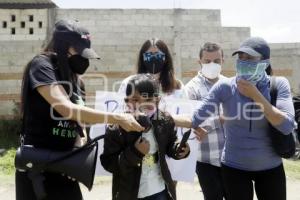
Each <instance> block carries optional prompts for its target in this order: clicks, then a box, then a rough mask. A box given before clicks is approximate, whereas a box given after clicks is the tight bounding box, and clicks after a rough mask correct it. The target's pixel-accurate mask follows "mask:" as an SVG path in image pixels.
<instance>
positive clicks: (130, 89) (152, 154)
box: [100, 74, 190, 200]
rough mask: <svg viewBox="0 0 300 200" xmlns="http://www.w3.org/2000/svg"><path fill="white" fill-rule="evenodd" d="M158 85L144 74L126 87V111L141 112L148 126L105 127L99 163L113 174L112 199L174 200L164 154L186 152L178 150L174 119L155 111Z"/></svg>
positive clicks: (182, 154) (178, 155) (182, 155)
mask: <svg viewBox="0 0 300 200" xmlns="http://www.w3.org/2000/svg"><path fill="white" fill-rule="evenodd" d="M157 94H159V84H158V83H157V82H156V81H155V79H154V78H153V77H152V76H151V75H148V74H138V75H135V76H133V77H132V79H131V80H130V81H129V83H128V85H127V88H126V98H125V102H126V105H127V107H128V108H129V112H130V113H132V114H134V115H137V114H139V112H142V113H143V114H145V115H146V116H147V117H148V119H150V120H149V121H150V122H151V125H152V126H151V127H150V128H148V129H146V130H145V131H144V132H143V133H138V132H131V133H130V132H129V133H126V132H125V131H124V130H122V129H121V128H120V127H117V126H113V127H112V126H111V127H109V128H108V129H107V130H106V138H105V140H104V152H103V154H102V155H101V157H100V159H101V164H102V165H103V167H104V168H105V169H106V170H107V171H109V172H111V173H112V174H113V186H112V187H113V189H112V190H113V191H112V192H113V197H112V199H113V200H136V199H143V200H170V199H172V200H176V191H175V187H174V183H173V180H172V177H171V174H170V171H169V168H168V165H167V163H166V159H165V156H166V155H167V156H169V157H172V158H173V159H176V160H179V159H183V158H186V157H187V156H188V154H189V152H190V149H189V146H188V144H186V146H185V147H184V148H182V149H181V150H179V151H178V149H177V147H178V143H177V136H176V132H175V131H174V126H175V124H174V121H173V119H172V118H171V116H170V115H167V114H165V113H163V112H161V111H159V110H158V103H159V100H160V97H159V96H158V95H157Z"/></svg>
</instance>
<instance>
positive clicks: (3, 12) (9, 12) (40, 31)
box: [0, 9, 48, 41]
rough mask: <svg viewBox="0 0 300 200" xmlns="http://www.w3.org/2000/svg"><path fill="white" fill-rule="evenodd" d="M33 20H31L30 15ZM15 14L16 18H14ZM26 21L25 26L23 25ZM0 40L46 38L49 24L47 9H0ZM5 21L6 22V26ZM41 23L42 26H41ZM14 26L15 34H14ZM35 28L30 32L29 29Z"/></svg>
mask: <svg viewBox="0 0 300 200" xmlns="http://www.w3.org/2000/svg"><path fill="white" fill-rule="evenodd" d="M31 15H32V16H33V21H30V19H29V18H30V16H31ZM12 16H14V18H15V20H12ZM21 22H23V23H25V27H22V26H21ZM0 23H1V26H0V41H7V40H9V41H12V40H17V41H22V40H45V38H46V35H47V26H48V10H47V9H0ZM3 23H6V27H4V25H3ZM39 23H41V25H42V27H40V25H39ZM12 28H14V29H15V34H12V32H11V31H12ZM30 28H32V29H33V33H32V34H30V32H29V29H30Z"/></svg>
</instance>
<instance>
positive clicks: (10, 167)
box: [0, 148, 16, 175]
mask: <svg viewBox="0 0 300 200" xmlns="http://www.w3.org/2000/svg"><path fill="white" fill-rule="evenodd" d="M15 154H16V149H15V148H11V149H8V150H7V151H6V152H5V153H4V155H3V156H2V157H0V174H2V175H11V174H13V173H14V171H15V167H14V159H15Z"/></svg>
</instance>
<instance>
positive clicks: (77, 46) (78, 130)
mask: <svg viewBox="0 0 300 200" xmlns="http://www.w3.org/2000/svg"><path fill="white" fill-rule="evenodd" d="M90 46H91V41H90V36H89V32H88V31H87V30H86V29H85V28H83V27H80V26H78V24H77V23H75V22H73V23H72V22H67V21H64V20H61V21H59V22H57V23H56V24H55V29H54V33H53V38H52V40H51V42H50V43H49V45H48V46H47V47H46V49H45V51H44V53H42V54H41V55H38V56H36V57H34V58H33V59H32V60H31V61H30V62H29V64H28V65H27V67H26V69H25V72H24V77H23V85H22V108H23V128H22V140H23V141H22V144H24V145H33V146H34V147H36V148H46V149H50V150H55V151H66V150H71V149H72V148H74V146H75V143H76V141H78V140H80V137H82V138H84V137H85V134H84V130H83V128H82V126H81V123H89V124H94V123H104V122H105V123H113V124H119V125H120V126H121V127H122V128H123V129H125V130H127V131H134V130H135V131H142V130H143V128H142V127H141V126H140V125H139V124H138V123H137V122H136V121H135V119H134V118H133V117H132V116H131V115H128V114H112V113H105V112H100V111H96V110H94V109H90V108H87V107H85V106H84V101H83V99H84V96H83V95H84V86H83V83H82V82H81V81H80V79H79V75H80V74H83V73H84V72H85V71H86V69H87V68H88V66H89V59H92V58H99V57H98V55H97V54H96V53H95V52H94V51H93V50H92V49H91V48H90ZM35 178H36V177H35ZM35 178H34V177H33V176H32V173H29V172H21V171H16V199H17V200H34V199H51V200H52V199H53V200H54V199H55V200H60V199H72V200H81V199H82V194H81V191H80V188H79V185H78V182H77V181H73V180H71V179H69V178H68V177H66V176H63V175H61V174H57V173H50V172H44V173H42V174H39V176H38V178H40V180H41V181H40V183H42V184H39V185H36V184H35V182H33V181H32V180H35ZM33 185H35V186H33Z"/></svg>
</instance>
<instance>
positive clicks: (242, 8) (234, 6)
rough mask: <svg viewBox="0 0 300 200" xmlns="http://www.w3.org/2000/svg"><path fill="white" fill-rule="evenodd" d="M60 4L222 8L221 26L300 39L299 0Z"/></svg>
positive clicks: (71, 2) (65, 1) (63, 4)
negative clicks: (245, 28) (246, 28)
mask: <svg viewBox="0 0 300 200" xmlns="http://www.w3.org/2000/svg"><path fill="white" fill-rule="evenodd" d="M52 1H53V2H55V3H56V4H57V5H58V6H59V7H60V8H124V9H125V8H148V9H157V8H159V9H167V8H169V9H170V8H183V9H188V8H192V9H220V10H221V22H222V26H233V27H245V26H246V27H250V28H251V36H260V37H263V38H265V39H266V40H267V41H268V42H270V43H290V42H300V1H299V0H52Z"/></svg>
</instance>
